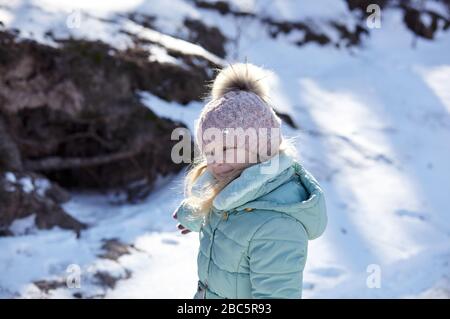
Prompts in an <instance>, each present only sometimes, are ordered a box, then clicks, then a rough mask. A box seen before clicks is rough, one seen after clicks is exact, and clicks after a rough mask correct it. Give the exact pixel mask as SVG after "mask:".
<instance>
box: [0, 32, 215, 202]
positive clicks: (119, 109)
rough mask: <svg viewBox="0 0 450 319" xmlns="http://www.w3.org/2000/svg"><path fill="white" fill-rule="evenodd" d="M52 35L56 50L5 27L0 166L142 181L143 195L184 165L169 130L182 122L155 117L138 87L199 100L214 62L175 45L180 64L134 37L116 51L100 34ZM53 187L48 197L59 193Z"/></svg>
mask: <svg viewBox="0 0 450 319" xmlns="http://www.w3.org/2000/svg"><path fill="white" fill-rule="evenodd" d="M56 41H58V43H59V44H60V46H59V47H56V48H54V47H49V46H46V45H43V44H39V43H37V42H34V41H29V40H20V39H18V38H17V36H16V35H15V34H14V33H13V32H8V31H1V32H0V101H2V103H0V119H3V120H2V121H3V123H2V122H0V131H1V132H5V135H3V134H2V137H3V136H9V137H8V138H7V142H6V141H0V142H1V143H0V149H5V150H11V151H8V152H5V153H4V154H2V155H0V164H1V165H3V166H5V167H9V168H16V169H19V168H23V169H24V170H25V171H32V172H39V173H42V174H44V175H45V176H47V177H48V178H49V179H51V180H52V181H55V182H57V183H59V184H60V185H61V186H63V187H68V188H82V189H86V188H93V189H100V190H106V189H117V188H122V189H123V188H126V186H127V185H129V184H130V183H132V182H136V181H145V184H144V185H143V187H145V188H146V189H147V190H146V192H144V193H145V194H147V193H148V192H149V191H150V190H151V188H152V185H153V183H154V181H155V179H156V178H157V176H158V175H163V176H165V175H167V174H169V173H174V172H177V171H179V170H180V169H181V168H182V165H181V164H175V163H173V161H172V160H171V158H170V155H171V149H172V146H173V145H174V144H175V143H176V141H172V140H171V133H172V131H173V130H174V129H175V128H177V127H183V126H184V124H182V123H178V122H174V121H171V120H169V119H166V118H160V117H158V116H157V115H156V114H155V113H154V112H153V111H152V110H150V109H149V108H148V107H146V106H144V105H143V104H142V103H141V102H140V100H139V98H138V96H137V92H138V91H141V90H142V91H148V92H151V93H153V94H155V95H157V96H158V97H160V98H162V99H165V100H167V101H175V102H178V103H181V104H187V103H189V102H190V101H193V100H201V98H202V96H203V95H204V94H205V93H206V87H205V86H204V84H205V82H206V81H209V80H211V76H212V74H211V72H210V71H211V70H210V69H211V67H212V66H214V64H212V63H211V62H210V61H203V64H201V63H198V62H199V60H200V57H194V56H182V54H181V53H179V52H178V53H177V54H178V55H179V56H180V59H184V62H185V64H184V65H183V66H181V65H177V64H170V63H158V62H155V61H153V62H152V61H150V60H149V53H148V51H146V50H144V49H143V48H141V47H140V46H139V43H138V42H137V43H136V45H135V47H133V48H129V49H126V50H123V51H118V50H116V49H114V48H112V47H110V46H109V45H107V44H105V43H102V42H98V41H96V42H91V41H85V40H75V39H56ZM194 58H195V61H194V60H193V59H194ZM14 165H16V166H17V167H14ZM55 189H56V188H55ZM55 189H54V192H53V194H50V195H49V196H52V197H53V199H54V200H56V201H58V199H57V197H59V195H60V194H59V195H58V194H56V193H55V192H57V191H56V190H55ZM141 194H142V192H141Z"/></svg>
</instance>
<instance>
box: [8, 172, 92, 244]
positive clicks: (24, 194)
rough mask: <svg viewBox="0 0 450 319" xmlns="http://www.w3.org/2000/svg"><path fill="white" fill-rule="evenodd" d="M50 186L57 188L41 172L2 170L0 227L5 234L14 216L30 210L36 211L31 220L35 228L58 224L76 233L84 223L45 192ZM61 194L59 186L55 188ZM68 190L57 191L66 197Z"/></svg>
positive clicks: (62, 196)
mask: <svg viewBox="0 0 450 319" xmlns="http://www.w3.org/2000/svg"><path fill="white" fill-rule="evenodd" d="M53 188H59V187H58V186H56V185H55V184H54V183H51V182H50V181H48V180H47V179H46V178H45V177H44V176H40V175H38V174H35V173H23V172H11V171H10V172H3V173H1V174H0V202H1V203H2V205H1V208H0V209H1V210H0V230H1V232H2V233H3V234H4V235H5V236H8V235H12V233H11V232H10V231H9V230H8V227H9V226H10V225H11V224H12V222H13V221H14V220H16V219H22V218H25V217H28V216H30V215H32V214H35V215H36V218H35V223H36V227H37V228H39V229H50V228H52V227H54V226H59V227H61V228H63V229H70V230H73V231H75V232H76V233H77V236H79V235H80V232H81V230H83V229H85V228H86V226H87V225H86V224H84V223H82V222H79V221H78V220H76V219H75V218H73V217H72V216H70V215H69V214H67V212H65V211H64V209H63V208H62V207H61V206H60V203H61V202H57V201H55V200H53V199H52V198H51V197H49V196H47V193H48V192H52V189H53ZM58 191H59V192H60V193H61V194H62V193H64V191H63V190H62V189H59V190H58ZM68 197H69V195H68V194H64V195H61V198H60V199H62V198H65V199H67V198H68Z"/></svg>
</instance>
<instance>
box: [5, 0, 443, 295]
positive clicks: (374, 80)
mask: <svg viewBox="0 0 450 319" xmlns="http://www.w3.org/2000/svg"><path fill="white" fill-rule="evenodd" d="M3 2H4V3H3ZM174 2H176V3H174ZM73 3H74V2H72V1H56V0H45V1H33V0H30V1H18V0H14V1H9V0H8V1H0V21H3V23H4V24H5V25H6V26H9V27H16V28H18V29H19V30H21V31H22V33H23V35H24V36H30V37H34V38H37V39H39V40H42V41H49V40H48V39H47V38H45V37H44V36H43V33H44V32H45V31H47V30H48V29H52V30H55V32H56V33H58V34H61V35H64V34H75V35H77V36H83V37H88V38H100V39H103V40H104V41H108V42H109V43H111V44H114V45H117V46H122V45H126V43H127V41H128V40H127V38H126V37H125V36H124V35H119V34H117V33H116V31H117V30H116V28H117V26H116V25H112V24H108V23H105V22H101V21H99V20H97V19H94V18H92V16H95V17H116V16H117V14H119V13H123V12H129V11H135V10H137V11H139V12H141V13H155V14H157V15H158V17H161V18H160V19H158V20H157V24H158V27H159V29H160V30H165V31H166V32H167V33H168V34H172V35H175V34H176V32H177V26H179V25H181V24H182V22H181V19H182V17H183V16H190V17H193V18H198V19H202V21H204V22H205V23H206V24H209V25H217V26H220V29H221V30H222V31H223V32H224V33H225V34H226V35H228V36H229V37H231V38H234V37H235V35H236V32H240V42H239V46H234V44H233V45H232V44H230V46H229V48H228V49H229V52H232V55H234V56H236V57H237V58H238V60H240V61H243V60H244V59H245V58H247V60H248V61H249V62H252V63H255V64H259V65H262V66H265V67H266V68H269V69H270V70H272V71H273V72H272V73H271V75H270V77H268V81H270V84H271V88H272V94H271V97H272V101H273V103H274V105H275V106H276V107H277V108H278V109H279V110H280V111H284V112H287V113H289V114H290V115H291V116H292V118H293V119H294V120H295V122H296V123H297V124H298V125H299V126H300V128H301V129H300V130H293V129H290V128H289V127H285V134H286V135H287V136H291V137H295V139H296V145H297V146H298V150H299V155H300V158H301V159H302V162H303V163H304V165H305V166H306V167H307V168H308V169H309V170H310V171H312V172H313V173H314V175H315V176H316V177H317V178H318V179H319V181H320V183H321V185H322V186H323V188H324V190H325V192H326V198H327V204H328V215H329V225H328V228H327V231H326V232H325V234H324V235H323V236H322V237H321V238H319V239H317V240H315V241H312V242H311V243H310V248H309V255H308V262H307V266H306V269H305V275H304V281H305V282H304V297H305V298H324V297H328V298H349V297H355V298H410V297H425V298H436V297H439V298H449V297H450V265H449V263H450V196H449V195H450V55H448V52H450V32H447V33H438V34H437V36H436V39H435V40H433V41H432V42H430V41H425V40H421V39H414V37H413V35H412V33H411V32H409V31H407V30H406V28H405V26H404V24H403V23H402V16H401V14H400V12H399V11H396V10H389V11H386V12H382V25H381V28H380V29H374V30H371V34H370V37H369V38H367V39H366V40H365V41H364V46H363V47H362V48H353V49H336V48H334V47H332V46H328V47H320V46H317V45H315V44H310V45H306V46H303V47H298V46H295V45H293V44H292V43H291V42H290V37H289V36H286V37H279V38H278V39H272V38H270V37H269V36H268V35H267V33H266V31H264V28H262V27H261V25H260V24H259V22H257V21H251V20H239V21H237V20H236V19H235V18H232V17H229V16H222V15H220V14H218V13H215V12H212V11H207V10H200V9H197V8H195V7H194V6H193V5H192V3H191V2H190V1H182V0H177V1H170V5H168V4H167V5H166V4H165V3H169V2H168V1H167V2H166V1H147V2H145V1H140V0H133V1H118V0H116V1H108V5H106V4H104V5H103V6H102V5H100V4H101V3H102V2H99V1H97V2H94V1H77V2H76V3H77V5H75V4H73ZM232 3H234V4H235V5H236V6H239V7H241V8H244V9H246V10H250V11H253V12H257V13H261V12H264V13H266V14H270V15H272V16H273V17H276V18H279V19H291V20H295V19H297V18H305V17H311V18H316V19H317V18H318V17H319V18H322V19H325V18H327V17H334V16H339V17H341V18H342V19H346V21H348V20H349V19H350V18H351V17H348V16H346V15H345V14H342V13H343V12H344V11H345V10H344V9H345V7H344V5H343V2H342V3H341V2H340V1H325V3H326V5H324V4H323V3H321V2H319V1H317V2H316V1H315V2H312V1H308V2H307V1H303V2H302V5H300V4H297V5H296V6H294V5H293V3H294V2H293V1H292V2H290V1H273V2H272V1H232ZM296 3H298V2H296ZM306 3H307V4H306ZM175 8H176V10H175ZM77 10H81V11H77ZM71 14H72V15H73V14H80V15H79V16H78V18H79V19H80V21H78V22H79V26H78V27H76V28H69V27H68V25H67V18H68V17H69V16H70V15H71ZM347 15H348V13H347ZM78 22H77V21H75V24H77V23H78ZM71 23H72V22H71ZM124 23H125V21H124ZM69 25H71V24H70V23H69ZM153 35H154V34H153ZM164 39H165V40H167V41H169V40H170V39H169V38H164ZM164 39H162V40H164ZM169 42H170V41H169ZM413 42H415V43H416V44H415V47H414V48H413V45H412V44H413ZM181 47H183V46H182V45H181ZM186 49H189V50H194V46H188V45H187V46H186ZM197 49H198V48H197ZM197 49H195V50H197ZM195 50H194V51H195ZM198 50H200V49H198ZM196 52H202V54H203V53H204V52H203V51H201V50H200V51H196ZM159 53H160V54H159V55H158V54H156V55H157V56H158V57H159V58H161V59H164V58H165V59H166V61H167V60H168V61H170V59H168V58H167V57H165V56H164V54H163V53H161V52H159ZM205 54H207V53H205ZM208 58H210V59H215V58H216V57H213V56H209V55H208ZM141 96H142V99H143V101H144V103H146V102H148V105H149V107H152V108H153V109H154V111H155V112H156V113H157V114H160V115H162V116H170V117H172V118H175V119H178V120H182V121H183V122H185V123H186V124H188V126H189V127H190V128H192V127H193V120H194V119H195V118H196V116H197V114H198V113H199V112H200V110H201V107H202V105H201V104H200V103H191V104H190V105H188V106H179V105H177V104H174V103H168V102H166V101H163V100H160V99H159V98H157V97H154V96H152V95H151V94H149V93H146V92H141ZM182 177H183V173H180V174H179V175H178V176H173V177H169V178H166V179H164V180H161V181H160V182H159V183H158V186H157V187H156V189H157V190H156V191H155V192H154V193H152V194H151V195H150V196H149V197H148V198H147V199H146V200H145V201H144V202H142V203H139V204H133V205H131V204H130V205H118V204H115V200H114V196H106V195H98V194H97V195H96V194H75V195H74V197H73V199H72V200H71V201H70V202H68V203H67V204H66V205H65V208H66V210H67V211H68V212H70V213H71V214H72V215H73V216H75V217H76V218H78V219H80V220H81V221H84V222H87V223H88V224H89V225H90V227H89V229H88V230H86V231H83V232H82V235H81V238H79V239H77V238H76V237H75V234H74V233H73V232H70V231H63V230H59V229H53V230H48V231H37V230H35V229H34V228H33V227H32V220H30V218H28V219H26V220H22V221H18V222H16V223H15V225H13V226H14V227H13V230H14V231H15V232H16V233H17V236H14V237H2V238H0V297H4V298H8V297H43V296H44V295H43V294H42V292H41V291H39V290H38V289H37V287H36V286H35V285H33V284H32V282H33V281H37V280H43V279H47V280H52V279H60V278H66V277H67V276H69V275H73V272H72V271H71V269H72V268H70V267H69V269H68V266H70V265H73V264H76V265H79V266H80V269H79V270H80V272H79V274H80V276H81V282H80V284H81V287H80V288H66V287H62V288H58V289H56V290H51V291H50V292H49V295H47V297H71V296H73V294H74V293H77V292H81V293H82V294H83V295H84V296H96V295H100V296H103V295H105V296H106V297H107V298H127V297H130V298H191V297H192V296H193V293H194V291H195V288H196V280H197V278H196V254H197V248H198V238H197V236H196V234H189V235H187V236H182V235H180V234H178V233H177V232H176V231H175V222H174V221H173V220H172V219H171V217H170V215H171V213H172V211H173V210H174V209H175V208H176V206H177V204H178V203H179V202H180V201H181V199H182ZM111 238H117V239H119V240H120V241H122V242H125V243H129V244H133V245H134V246H133V248H131V251H130V253H129V254H125V255H123V256H122V257H120V258H119V259H118V260H117V261H112V260H106V259H102V258H99V257H98V256H97V255H99V254H101V252H102V249H101V246H102V240H103V239H111ZM96 271H107V272H109V273H111V274H114V275H115V276H116V277H123V278H124V279H123V280H119V281H118V282H117V284H116V286H115V287H114V288H109V289H106V290H105V288H103V287H101V286H99V285H95V281H94V280H92V278H91V277H92V274H93V273H95V272H96ZM127 272H129V273H131V276H127V275H126V274H127ZM128 277H129V278H128ZM377 279H379V281H377ZM378 283H379V285H378ZM44 297H45V296H44Z"/></svg>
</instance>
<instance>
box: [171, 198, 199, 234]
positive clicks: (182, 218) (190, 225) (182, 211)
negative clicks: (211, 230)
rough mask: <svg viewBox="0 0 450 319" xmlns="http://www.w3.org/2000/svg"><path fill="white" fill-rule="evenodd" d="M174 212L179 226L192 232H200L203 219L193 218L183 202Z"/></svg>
mask: <svg viewBox="0 0 450 319" xmlns="http://www.w3.org/2000/svg"><path fill="white" fill-rule="evenodd" d="M175 212H176V213H177V220H178V222H179V223H180V224H181V225H183V226H184V227H185V228H187V229H189V230H191V231H194V232H199V231H200V227H201V225H202V222H203V219H202V218H194V217H193V216H192V210H191V208H190V206H189V205H188V204H187V203H186V202H185V201H182V202H181V204H180V206H178V208H177V209H176V210H175Z"/></svg>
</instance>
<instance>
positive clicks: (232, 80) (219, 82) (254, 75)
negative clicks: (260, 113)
mask: <svg viewBox="0 0 450 319" xmlns="http://www.w3.org/2000/svg"><path fill="white" fill-rule="evenodd" d="M266 76H267V70H265V69H263V68H261V67H258V66H256V65H254V64H251V63H235V64H230V65H229V66H227V67H226V68H223V69H222V70H221V71H220V72H219V74H217V77H216V79H215V80H214V82H213V84H212V89H211V97H212V99H214V100H215V99H218V98H220V97H222V96H223V95H224V94H225V93H228V92H230V91H235V90H242V91H247V92H253V93H255V94H256V95H258V96H259V97H260V98H261V99H263V100H265V97H266V96H267V93H268V92H267V91H268V89H267V86H266V84H265V83H264V81H263V79H264V78H265V77H266Z"/></svg>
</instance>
